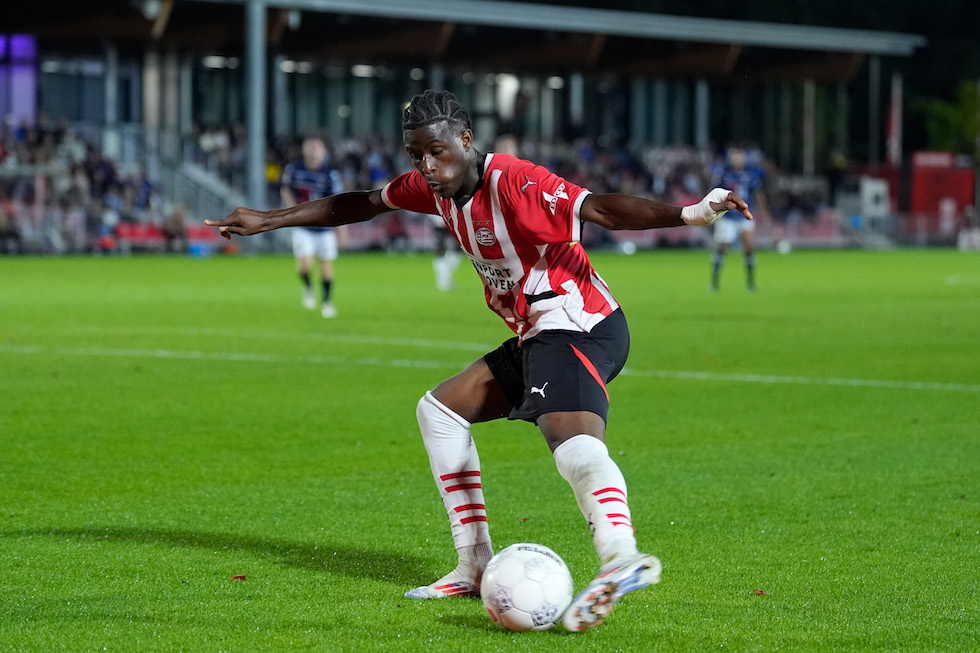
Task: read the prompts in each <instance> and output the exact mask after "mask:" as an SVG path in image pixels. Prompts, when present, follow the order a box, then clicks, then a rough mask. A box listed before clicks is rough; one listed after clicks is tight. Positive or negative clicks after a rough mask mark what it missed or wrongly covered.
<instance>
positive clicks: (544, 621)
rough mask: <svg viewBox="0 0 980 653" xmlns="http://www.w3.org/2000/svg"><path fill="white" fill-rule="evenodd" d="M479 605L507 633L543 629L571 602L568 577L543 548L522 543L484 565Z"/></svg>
mask: <svg viewBox="0 0 980 653" xmlns="http://www.w3.org/2000/svg"><path fill="white" fill-rule="evenodd" d="M480 596H481V597H482V598H483V606H484V607H485V608H486V609H487V613H488V614H489V615H490V618H491V619H493V621H494V622H495V623H496V624H498V625H500V626H501V627H503V628H505V629H507V630H519V631H524V630H547V629H548V628H551V627H552V626H554V625H555V622H556V621H558V620H559V619H560V618H561V615H562V613H564V612H565V609H566V608H567V607H568V604H569V603H571V602H572V574H571V573H570V572H569V571H568V567H567V566H566V565H565V561H564V560H562V559H561V557H560V556H559V555H558V554H557V553H555V552H554V551H552V550H551V549H549V548H548V547H546V546H542V545H540V544H530V543H526V542H522V543H520V544H512V545H510V546H509V547H507V548H506V549H504V550H502V551H500V552H499V553H498V554H497V555H495V556H494V557H493V558H492V559H491V560H490V562H489V563H488V564H487V568H486V570H484V572H483V581H482V582H481V584H480Z"/></svg>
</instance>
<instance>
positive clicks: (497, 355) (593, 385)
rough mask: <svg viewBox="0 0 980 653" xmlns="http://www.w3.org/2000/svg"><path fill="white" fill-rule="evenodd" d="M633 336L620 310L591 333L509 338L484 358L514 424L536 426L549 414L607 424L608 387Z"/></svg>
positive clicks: (565, 332) (575, 332) (551, 332)
mask: <svg viewBox="0 0 980 653" xmlns="http://www.w3.org/2000/svg"><path fill="white" fill-rule="evenodd" d="M629 349H630V332H629V327H628V326H627V324H626V317H625V316H624V315H623V311H622V309H619V310H617V311H615V312H614V313H612V314H611V315H609V317H607V318H606V319H604V320H603V321H602V322H600V323H599V324H597V325H596V326H595V328H593V329H592V332H591V333H580V332H578V331H542V332H541V333H539V334H538V335H536V336H534V337H533V338H529V339H527V340H526V341H524V343H523V344H520V343H519V342H518V339H517V338H511V339H510V340H508V341H507V342H505V343H504V344H502V345H501V346H500V347H498V348H497V349H495V350H494V351H492V352H490V353H489V354H487V355H486V356H484V357H483V359H484V360H485V361H486V363H487V365H488V366H489V367H490V371H491V372H492V373H493V376H494V378H495V379H496V380H497V382H498V383H499V384H500V386H501V387H502V388H503V390H504V393H505V394H506V395H507V398H508V399H509V400H510V402H511V404H512V405H513V406H514V408H513V410H511V413H510V416H509V417H510V419H523V420H527V421H529V422H535V421H536V420H537V418H538V416H540V415H543V414H545V413H554V412H567V411H579V410H586V411H589V412H592V413H595V414H596V415H599V416H600V417H602V419H603V420H606V419H607V417H608V415H609V393H608V392H607V391H606V384H608V383H609V382H610V381H612V380H613V379H614V378H616V375H617V374H619V372H620V371H621V370H622V369H623V366H624V365H625V364H626V357H627V355H628V354H629Z"/></svg>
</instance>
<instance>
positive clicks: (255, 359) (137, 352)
mask: <svg viewBox="0 0 980 653" xmlns="http://www.w3.org/2000/svg"><path fill="white" fill-rule="evenodd" d="M379 340H380V339H379ZM385 342H386V343H387V342H389V341H385ZM457 344H463V343H457ZM486 349H488V348H483V349H482V350H484V351H485V350H486ZM0 353H4V354H26V355H30V354H49V353H53V354H57V355H60V356H95V357H123V358H156V359H168V360H218V361H228V362H248V363H301V364H319V365H347V366H349V365H365V366H372V367H409V368H428V369H439V368H447V369H462V367H463V366H464V365H465V364H466V363H457V362H450V361H434V360H417V359H405V358H385V357H376V356H372V357H362V358H354V357H349V356H319V355H309V356H291V355H282V354H249V353H241V352H209V351H194V350H190V351H186V350H173V349H135V348H110V347H41V346H15V345H0ZM622 375H623V376H639V377H648V378H657V379H679V380H687V381H709V382H711V381H722V382H729V383H731V382H734V383H764V384H771V385H831V386H846V387H853V388H885V389H893V390H938V391H940V392H980V384H978V383H942V382H937V381H894V380H888V379H849V378H835V377H814V376H781V375H774V374H730V373H717V372H696V371H685V370H636V369H632V368H627V369H624V370H623V372H622Z"/></svg>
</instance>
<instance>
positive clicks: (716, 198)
mask: <svg viewBox="0 0 980 653" xmlns="http://www.w3.org/2000/svg"><path fill="white" fill-rule="evenodd" d="M730 192H731V191H729V190H726V189H724V188H715V189H713V190H712V191H711V192H710V193H708V194H707V195H705V196H704V199H702V200H701V201H700V202H698V203H697V204H691V205H688V206H685V207H682V208H681V219H682V220H684V222H686V223H687V224H689V225H691V226H692V227H704V226H706V225H709V224H714V223H715V221H716V220H718V218H720V217H721V216H723V215H724V214H725V213H726V212H727V209H726V210H725V211H715V210H714V209H712V208H711V203H712V202H715V203H718V202H724V201H726V200H727V199H728V194H729V193H730Z"/></svg>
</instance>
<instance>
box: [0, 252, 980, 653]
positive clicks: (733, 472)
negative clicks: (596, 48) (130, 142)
mask: <svg viewBox="0 0 980 653" xmlns="http://www.w3.org/2000/svg"><path fill="white" fill-rule="evenodd" d="M593 258H594V262H595V264H596V267H597V269H598V270H599V272H600V273H601V274H602V275H603V277H604V278H605V279H606V281H607V282H609V284H610V285H611V287H612V289H613V291H614V292H615V293H616V295H617V298H618V299H619V300H620V301H621V303H622V304H623V305H624V307H625V310H626V312H627V317H628V318H629V320H630V325H631V330H632V341H633V342H632V353H631V357H630V361H629V363H628V365H627V370H626V372H625V373H624V374H623V375H622V376H621V377H620V378H618V379H617V380H616V381H615V382H614V383H613V384H612V385H611V386H610V392H611V395H612V411H611V417H610V428H609V435H608V442H609V447H610V451H611V452H612V454H613V456H614V457H615V458H616V460H617V461H618V462H619V464H620V466H621V467H622V469H623V471H624V473H625V475H626V477H627V480H628V482H629V486H630V498H631V507H632V511H633V519H634V523H635V524H636V525H637V537H638V540H639V543H640V546H641V548H642V549H643V550H645V551H648V552H650V553H655V554H657V555H658V556H660V557H661V559H662V560H663V563H664V576H663V582H662V583H661V584H660V585H658V586H656V587H654V588H650V589H647V590H644V591H642V592H637V593H635V594H631V595H629V596H627V597H626V598H625V599H624V600H623V601H622V603H621V604H620V606H619V607H618V608H617V609H616V611H615V612H614V613H613V615H612V616H611V617H610V618H609V619H608V620H607V622H606V623H605V624H604V625H603V626H602V627H600V628H597V629H595V630H594V631H590V632H588V633H584V634H571V633H566V632H563V631H560V630H557V629H556V630H552V631H548V632H542V633H524V634H520V633H507V632H504V631H502V630H499V629H498V628H497V627H496V626H494V625H493V624H492V623H491V622H490V620H489V619H488V618H487V616H486V614H485V612H484V610H483V607H482V605H481V604H480V602H479V601H476V600H469V599H467V600H443V601H436V602H415V601H410V600H406V599H404V598H403V597H402V594H403V593H404V592H405V591H406V590H407V589H410V588H412V587H415V586H416V585H420V584H424V583H427V582H431V581H432V580H434V579H435V578H437V577H439V576H440V575H442V574H443V573H445V572H446V571H448V569H449V568H451V567H452V566H453V565H454V564H455V555H454V551H453V550H452V544H451V538H450V537H449V527H448V522H447V520H446V517H445V514H444V512H443V509H442V504H441V502H440V500H439V497H438V493H437V492H436V490H435V486H434V484H433V482H432V480H431V477H430V475H429V470H428V463H427V460H426V457H425V452H424V449H423V447H422V444H421V441H420V438H419V436H418V433H417V427H416V424H415V417H414V407H415V403H416V401H417V399H418V397H419V396H421V394H422V393H423V392H425V390H427V389H429V388H431V387H432V386H434V385H435V384H436V383H438V382H439V381H440V380H442V379H443V378H445V377H447V376H448V375H450V374H453V373H454V372H456V371H458V370H459V369H461V368H462V367H463V366H464V365H466V364H467V363H469V362H470V361H472V360H474V359H475V358H477V357H478V356H480V355H482V354H483V353H484V352H485V351H487V350H489V349H490V348H492V347H494V346H496V345H497V344H499V343H500V342H501V341H502V340H503V339H504V338H506V337H507V336H508V334H509V332H508V331H507V330H506V328H505V327H504V325H503V324H502V323H501V322H500V321H499V319H498V318H496V317H495V316H494V315H493V314H491V313H490V312H489V311H488V310H487V309H486V307H485V305H484V304H483V297H482V291H481V290H480V288H479V285H478V280H477V278H476V275H474V274H473V273H472V271H470V270H469V269H467V267H466V265H465V263H464V265H463V266H462V267H461V268H460V269H459V270H458V272H457V281H458V287H457V288H456V289H455V290H453V291H451V292H445V293H440V292H438V291H436V289H435V284H434V278H433V274H432V269H431V265H430V261H431V259H430V258H429V257H428V256H424V255H417V256H386V255H383V254H347V255H342V257H341V259H340V260H338V261H337V265H336V268H337V283H336V294H335V303H336V305H337V307H338V309H339V312H340V317H339V318H338V319H336V320H331V321H328V320H323V319H322V318H320V316H319V314H318V313H317V312H315V311H312V312H311V311H304V310H303V309H302V308H301V306H300V292H299V284H298V281H297V280H296V278H295V275H294V273H293V263H292V261H291V259H289V258H288V257H281V256H266V257H244V256H242V257H220V256H219V257H214V258H208V259H191V258H183V257H181V258H176V257H163V256H146V257H133V258H50V259H49V258H0V650H11V651H44V652H47V651H97V650H98V651H101V650H108V651H286V650H316V651H372V650H385V651H468V650H473V651H548V652H552V651H559V650H568V651H586V650H588V651H699V650H732V651H771V650H788V651H938V650H942V651H974V650H976V648H977V646H978V641H980V640H978V637H980V571H978V570H980V257H978V256H976V255H975V254H967V253H960V252H956V251H951V250H942V251H940V250H936V251H929V250H908V251H890V252H856V251H803V252H794V253H792V254H790V255H788V256H780V255H778V254H775V253H769V252H763V253H761V254H760V255H759V264H758V282H759V291H758V293H757V294H755V295H750V294H748V293H746V292H745V290H744V284H743V272H742V263H741V259H740V256H738V255H737V254H733V255H731V256H729V258H728V261H727V263H726V267H725V270H724V272H723V278H722V288H721V291H720V292H719V293H718V294H715V295H712V294H710V293H709V292H708V291H707V286H708V276H709V259H708V254H707V253H706V252H696V251H666V250H665V251H653V252H641V253H639V254H637V255H634V256H619V255H615V254H611V253H598V254H596V255H595V256H594V257H593ZM474 436H475V437H476V440H477V442H478V444H479V446H480V454H481V457H482V459H483V468H484V484H485V491H486V496H487V502H488V512H489V515H490V524H491V533H492V534H493V536H494V541H495V545H496V547H497V548H498V549H499V548H502V547H503V546H505V545H507V544H511V543H514V542H518V541H533V542H540V543H542V544H545V545H547V546H550V547H551V548H553V549H555V550H556V551H557V552H559V553H560V554H561V555H562V556H563V557H564V558H565V560H566V561H567V562H568V565H569V567H570V568H571V570H572V574H573V576H574V578H575V583H576V589H578V588H581V587H582V586H583V585H584V584H585V583H586V582H587V581H588V580H589V579H590V578H591V576H592V575H593V574H594V572H595V570H596V561H595V559H594V554H593V551H592V547H591V538H590V537H589V535H588V533H587V530H586V527H585V524H584V522H583V519H582V517H581V515H580V514H579V513H578V509H577V508H576V506H575V503H574V499H573V497H572V495H571V491H570V490H569V488H568V487H567V485H566V484H565V483H564V481H562V480H561V478H560V477H559V476H558V474H557V472H556V471H555V469H554V464H553V462H552V460H551V457H550V455H549V453H548V450H547V447H546V446H545V444H544V442H543V440H542V438H541V437H540V435H539V434H538V433H537V431H536V430H535V429H534V428H533V427H531V426H529V425H527V424H524V423H514V422H498V423H493V424H486V425H478V426H476V427H475V428H474ZM237 576H244V577H245V578H244V580H242V579H238V580H236V579H235V577H237Z"/></svg>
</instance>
